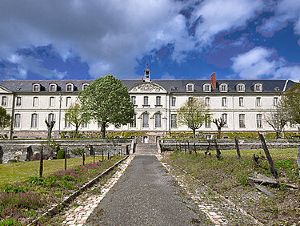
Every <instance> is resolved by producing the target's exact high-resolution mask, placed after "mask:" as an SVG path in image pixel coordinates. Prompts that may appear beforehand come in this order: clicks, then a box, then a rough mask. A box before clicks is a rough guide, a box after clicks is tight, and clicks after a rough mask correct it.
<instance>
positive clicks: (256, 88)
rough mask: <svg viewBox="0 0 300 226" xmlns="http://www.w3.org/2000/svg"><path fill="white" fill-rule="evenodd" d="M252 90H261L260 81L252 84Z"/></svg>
mask: <svg viewBox="0 0 300 226" xmlns="http://www.w3.org/2000/svg"><path fill="white" fill-rule="evenodd" d="M254 91H255V92H262V84H260V83H256V84H254Z"/></svg>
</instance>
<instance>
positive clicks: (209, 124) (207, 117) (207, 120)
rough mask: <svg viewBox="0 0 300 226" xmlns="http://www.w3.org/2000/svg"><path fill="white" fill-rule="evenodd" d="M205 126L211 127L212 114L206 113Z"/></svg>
mask: <svg viewBox="0 0 300 226" xmlns="http://www.w3.org/2000/svg"><path fill="white" fill-rule="evenodd" d="M204 123H205V128H210V127H211V120H210V114H206V115H205V122H204Z"/></svg>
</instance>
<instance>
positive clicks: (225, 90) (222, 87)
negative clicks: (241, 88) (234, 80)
mask: <svg viewBox="0 0 300 226" xmlns="http://www.w3.org/2000/svg"><path fill="white" fill-rule="evenodd" d="M219 90H220V92H227V91H228V86H227V84H221V85H220V88H219Z"/></svg>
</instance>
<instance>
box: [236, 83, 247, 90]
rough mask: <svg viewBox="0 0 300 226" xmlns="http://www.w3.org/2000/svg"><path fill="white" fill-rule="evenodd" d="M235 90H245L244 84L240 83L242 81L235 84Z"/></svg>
mask: <svg viewBox="0 0 300 226" xmlns="http://www.w3.org/2000/svg"><path fill="white" fill-rule="evenodd" d="M236 91H237V92H245V84H242V83H240V84H237V85H236Z"/></svg>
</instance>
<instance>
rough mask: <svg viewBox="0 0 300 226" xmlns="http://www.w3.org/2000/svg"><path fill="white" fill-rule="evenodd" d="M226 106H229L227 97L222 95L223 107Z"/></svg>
mask: <svg viewBox="0 0 300 226" xmlns="http://www.w3.org/2000/svg"><path fill="white" fill-rule="evenodd" d="M226 106H227V98H226V97H222V107H226Z"/></svg>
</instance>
